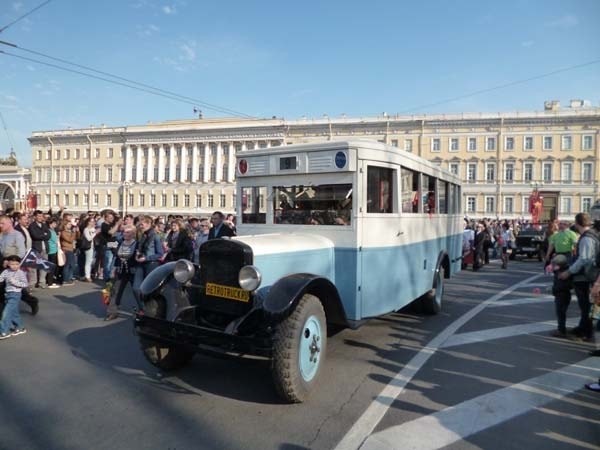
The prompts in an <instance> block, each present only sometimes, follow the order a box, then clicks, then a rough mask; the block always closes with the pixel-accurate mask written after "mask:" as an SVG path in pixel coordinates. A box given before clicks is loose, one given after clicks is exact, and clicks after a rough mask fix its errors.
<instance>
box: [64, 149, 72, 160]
mask: <svg viewBox="0 0 600 450" xmlns="http://www.w3.org/2000/svg"><path fill="white" fill-rule="evenodd" d="M70 157H71V150H69V149H68V148H67V149H66V150H65V159H69V158H70Z"/></svg>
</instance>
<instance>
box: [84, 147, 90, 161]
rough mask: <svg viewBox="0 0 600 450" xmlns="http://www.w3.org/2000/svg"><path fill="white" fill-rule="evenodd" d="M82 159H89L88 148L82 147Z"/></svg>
mask: <svg viewBox="0 0 600 450" xmlns="http://www.w3.org/2000/svg"><path fill="white" fill-rule="evenodd" d="M83 159H90V149H89V148H84V149H83Z"/></svg>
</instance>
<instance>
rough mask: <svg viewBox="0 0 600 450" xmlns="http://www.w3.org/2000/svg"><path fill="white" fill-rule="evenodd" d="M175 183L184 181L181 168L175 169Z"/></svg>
mask: <svg viewBox="0 0 600 450" xmlns="http://www.w3.org/2000/svg"><path fill="white" fill-rule="evenodd" d="M175 181H182V180H181V167H179V166H177V167H175Z"/></svg>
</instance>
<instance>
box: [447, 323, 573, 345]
mask: <svg viewBox="0 0 600 450" xmlns="http://www.w3.org/2000/svg"><path fill="white" fill-rule="evenodd" d="M578 321H579V319H569V320H568V321H567V326H569V327H572V326H575V325H577V323H578ZM555 328H556V321H555V320H548V321H545V322H534V323H522V324H519V325H510V326H507V327H499V328H491V329H487V330H481V331H471V332H468V333H460V334H455V335H454V336H450V337H449V338H448V339H447V340H446V342H444V343H443V344H442V345H440V346H439V348H448V347H456V346H457V345H465V344H474V343H476V342H484V341H491V340H493V339H502V338H507V337H512V336H519V335H522V334H532V333H539V332H541V331H550V330H553V329H555Z"/></svg>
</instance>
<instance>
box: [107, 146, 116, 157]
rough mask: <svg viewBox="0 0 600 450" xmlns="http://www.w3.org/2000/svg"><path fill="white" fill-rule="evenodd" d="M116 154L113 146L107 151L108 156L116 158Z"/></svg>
mask: <svg viewBox="0 0 600 450" xmlns="http://www.w3.org/2000/svg"><path fill="white" fill-rule="evenodd" d="M114 154H115V152H114V150H113V148H112V147H111V148H109V149H108V151H107V152H106V156H107V157H109V158H114Z"/></svg>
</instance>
